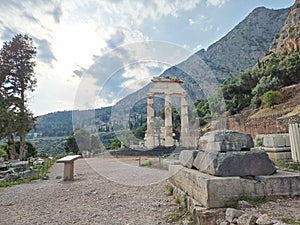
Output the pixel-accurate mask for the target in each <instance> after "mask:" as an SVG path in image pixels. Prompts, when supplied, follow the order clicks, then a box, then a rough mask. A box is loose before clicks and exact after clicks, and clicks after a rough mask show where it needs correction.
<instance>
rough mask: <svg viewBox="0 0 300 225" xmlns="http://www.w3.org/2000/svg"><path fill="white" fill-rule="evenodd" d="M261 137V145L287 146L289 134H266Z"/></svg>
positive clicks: (288, 144)
mask: <svg viewBox="0 0 300 225" xmlns="http://www.w3.org/2000/svg"><path fill="white" fill-rule="evenodd" d="M262 137H263V146H265V147H273V148H278V147H289V146H290V138H289V134H267V135H264V136H262Z"/></svg>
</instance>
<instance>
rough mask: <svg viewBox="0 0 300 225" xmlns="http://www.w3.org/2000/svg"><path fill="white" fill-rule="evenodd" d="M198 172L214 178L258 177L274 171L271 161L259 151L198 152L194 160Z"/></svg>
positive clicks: (264, 153) (265, 154)
mask: <svg viewBox="0 0 300 225" xmlns="http://www.w3.org/2000/svg"><path fill="white" fill-rule="evenodd" d="M193 165H194V167H196V168H197V169H198V170H199V171H200V172H203V173H208V174H210V175H214V176H222V177H227V176H241V177H243V176H259V175H271V174H273V173H274V172H275V171H276V168H275V165H274V163H273V161H271V160H270V159H269V157H268V155H267V153H266V152H264V151H261V150H254V151H237V152H217V153H216V152H205V151H200V152H199V153H198V154H197V157H196V159H195V160H194V164H193Z"/></svg>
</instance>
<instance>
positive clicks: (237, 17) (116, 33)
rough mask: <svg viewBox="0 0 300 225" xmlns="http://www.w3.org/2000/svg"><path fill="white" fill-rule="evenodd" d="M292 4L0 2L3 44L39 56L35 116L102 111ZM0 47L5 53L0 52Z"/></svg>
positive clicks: (244, 0)
mask: <svg viewBox="0 0 300 225" xmlns="http://www.w3.org/2000/svg"><path fill="white" fill-rule="evenodd" d="M293 3H294V0H250V1H249V0H185V1H183V0H172V1H171V0H47V1H43V0H26V1H19V0H0V41H1V44H3V43H4V42H5V41H10V40H11V39H12V37H13V36H15V35H16V34H18V33H21V34H27V35H29V36H30V37H31V38H32V39H33V41H34V45H35V47H36V48H37V52H38V54H37V58H36V62H37V65H36V67H35V73H36V78H37V88H36V90H35V91H34V92H33V93H27V96H28V98H29V108H30V109H31V110H32V112H33V113H34V114H35V115H43V114H46V113H50V112H56V111H63V110H73V109H91V108H101V107H105V106H110V105H113V104H115V103H116V102H117V101H118V100H120V99H122V98H123V97H125V96H126V95H128V94H130V93H132V92H134V91H136V90H138V89H140V88H141V87H143V86H144V85H146V84H147V83H149V82H150V81H151V79H152V78H153V77H154V76H158V75H160V74H161V73H162V72H163V71H164V70H165V69H167V68H168V67H170V66H172V65H175V64H177V63H179V62H181V61H182V60H185V59H186V58H187V57H189V56H190V55H191V54H193V53H195V52H197V51H198V50H200V49H202V48H204V49H206V48H207V47H209V46H210V45H211V44H213V43H214V42H216V41H217V40H219V39H220V38H221V37H223V36H224V35H226V34H227V33H228V32H229V31H230V30H231V29H233V28H234V27H235V26H236V25H237V24H238V23H239V22H241V21H242V20H243V19H244V18H245V17H246V16H247V15H248V14H249V13H250V12H251V11H252V10H253V9H255V8H256V7H260V6H264V7H266V8H270V9H280V8H288V7H290V6H291V5H292V4H293ZM1 46H2V45H1Z"/></svg>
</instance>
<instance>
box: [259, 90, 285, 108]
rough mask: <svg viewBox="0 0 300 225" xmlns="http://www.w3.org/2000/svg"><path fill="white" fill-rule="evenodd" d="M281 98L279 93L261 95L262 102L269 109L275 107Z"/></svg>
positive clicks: (268, 92)
mask: <svg viewBox="0 0 300 225" xmlns="http://www.w3.org/2000/svg"><path fill="white" fill-rule="evenodd" d="M282 98H283V96H282V94H281V93H280V92H279V91H267V92H266V93H265V94H264V95H263V102H264V103H265V104H266V105H267V107H269V108H271V107H274V105H277V104H279V103H280V101H281V100H282Z"/></svg>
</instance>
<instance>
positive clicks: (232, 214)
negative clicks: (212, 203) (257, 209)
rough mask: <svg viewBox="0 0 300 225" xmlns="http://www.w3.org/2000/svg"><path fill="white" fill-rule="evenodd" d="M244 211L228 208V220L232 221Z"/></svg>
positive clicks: (226, 214) (226, 213)
mask: <svg viewBox="0 0 300 225" xmlns="http://www.w3.org/2000/svg"><path fill="white" fill-rule="evenodd" d="M243 213H244V212H243V211H241V210H237V209H233V208H227V209H226V212H225V216H226V220H227V221H229V222H232V221H233V219H234V218H239V217H240V216H241V215H243Z"/></svg>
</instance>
